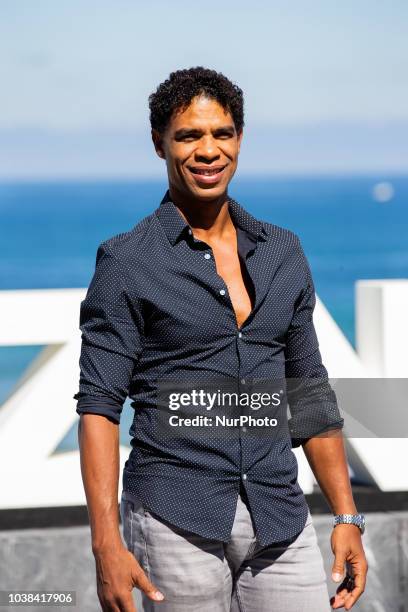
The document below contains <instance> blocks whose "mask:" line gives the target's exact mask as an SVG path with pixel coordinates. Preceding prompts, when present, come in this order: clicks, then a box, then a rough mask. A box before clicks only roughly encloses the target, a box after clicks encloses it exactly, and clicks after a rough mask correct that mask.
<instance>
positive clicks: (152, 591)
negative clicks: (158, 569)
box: [134, 566, 164, 601]
mask: <svg viewBox="0 0 408 612" xmlns="http://www.w3.org/2000/svg"><path fill="white" fill-rule="evenodd" d="M134 580H135V584H136V586H137V587H138V588H139V589H140V590H141V591H143V592H144V593H145V594H146V595H147V596H148V597H149V599H152V600H153V601H163V599H164V595H163V593H161V592H160V590H159V589H158V588H157V587H156V586H155V585H154V584H153V583H152V582H151V581H150V580H149V578H148V577H147V576H146V574H145V572H144V571H143V570H142V568H141V567H140V566H139V567H138V568H137V569H136V570H135V576H134Z"/></svg>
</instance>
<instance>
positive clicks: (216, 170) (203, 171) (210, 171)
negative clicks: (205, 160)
mask: <svg viewBox="0 0 408 612" xmlns="http://www.w3.org/2000/svg"><path fill="white" fill-rule="evenodd" d="M225 167H226V165H225V166H213V167H212V168H194V167H190V168H189V170H190V172H192V173H193V174H198V175H200V176H216V175H217V174H220V173H221V172H222V171H223V170H224V168H225Z"/></svg>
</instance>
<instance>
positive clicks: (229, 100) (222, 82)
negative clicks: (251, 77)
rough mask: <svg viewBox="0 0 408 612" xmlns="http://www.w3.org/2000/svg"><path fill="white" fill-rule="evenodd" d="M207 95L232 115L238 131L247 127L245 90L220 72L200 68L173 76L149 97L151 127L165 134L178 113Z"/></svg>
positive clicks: (180, 71)
mask: <svg viewBox="0 0 408 612" xmlns="http://www.w3.org/2000/svg"><path fill="white" fill-rule="evenodd" d="M198 95H205V96H206V97H208V98H212V99H214V100H216V101H217V102H218V103H219V104H220V105H221V106H222V107H223V108H224V109H225V110H227V111H228V112H230V113H231V115H232V118H233V120H234V124H235V129H236V131H237V132H238V133H239V132H240V131H241V129H242V128H243V127H244V97H243V92H242V89H240V88H239V87H238V85H235V83H232V82H231V81H230V80H229V79H227V77H226V76H224V75H223V74H222V73H221V72H216V71H215V70H210V69H209V68H203V67H202V66H197V67H195V68H186V69H183V70H176V71H175V72H171V73H170V76H169V78H168V79H166V80H165V81H163V83H160V85H159V86H158V87H157V89H156V91H155V92H154V93H152V94H150V96H149V108H150V124H151V127H152V129H155V130H157V131H158V132H159V133H160V134H163V132H164V131H165V130H166V128H167V126H168V123H169V121H170V119H171V117H172V115H173V113H174V112H175V111H178V110H180V111H183V110H185V109H186V108H187V107H188V106H189V105H190V103H191V101H192V99H193V98H194V97H196V96H198Z"/></svg>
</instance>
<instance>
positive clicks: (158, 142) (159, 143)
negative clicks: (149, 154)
mask: <svg viewBox="0 0 408 612" xmlns="http://www.w3.org/2000/svg"><path fill="white" fill-rule="evenodd" d="M152 140H153V144H154V148H155V149H156V153H157V155H158V156H159V157H161V158H162V159H165V154H164V148H163V137H162V135H161V134H160V133H159V132H158V131H157V130H154V129H152Z"/></svg>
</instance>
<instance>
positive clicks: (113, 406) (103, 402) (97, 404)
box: [74, 393, 123, 424]
mask: <svg viewBox="0 0 408 612" xmlns="http://www.w3.org/2000/svg"><path fill="white" fill-rule="evenodd" d="M74 399H77V400H78V401H77V407H76V412H77V413H78V414H86V413H89V414H100V415H102V416H106V417H108V418H109V419H112V420H113V421H114V422H115V423H118V424H119V423H120V416H121V413H122V408H123V404H122V403H121V402H117V401H115V400H114V399H112V398H109V397H103V396H99V395H81V394H80V393H76V394H75V395H74Z"/></svg>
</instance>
